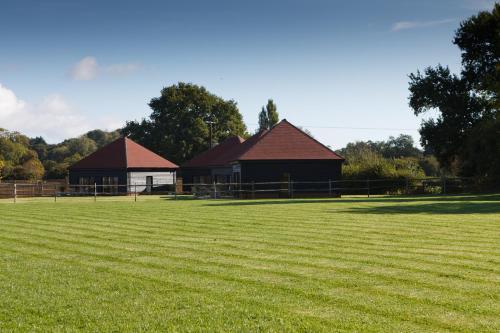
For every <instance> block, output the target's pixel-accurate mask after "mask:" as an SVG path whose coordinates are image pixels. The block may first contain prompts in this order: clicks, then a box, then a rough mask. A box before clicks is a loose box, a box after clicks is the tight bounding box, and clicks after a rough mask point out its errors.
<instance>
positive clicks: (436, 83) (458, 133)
mask: <svg viewBox="0 0 500 333" xmlns="http://www.w3.org/2000/svg"><path fill="white" fill-rule="evenodd" d="M454 43H455V44H456V45H457V46H458V47H459V48H460V49H461V51H462V65H463V69H462V72H461V74H460V75H457V74H452V73H451V72H450V70H449V68H448V67H444V66H441V65H438V66H437V67H435V68H431V67H429V68H427V69H425V71H424V72H423V73H421V72H417V73H416V74H410V76H409V77H410V87H409V90H410V106H411V108H412V109H413V111H414V113H415V115H420V114H422V113H425V112H427V111H429V110H438V111H439V115H438V116H437V117H436V118H435V119H428V120H425V121H423V122H422V125H421V128H420V135H421V143H422V146H423V147H424V148H425V150H426V151H427V152H432V153H433V154H435V156H436V157H437V159H438V160H439V162H440V164H441V165H442V166H443V167H444V168H446V169H447V170H448V171H452V172H453V171H456V172H458V173H460V174H463V175H478V176H490V175H492V172H493V174H496V175H500V165H495V166H493V167H487V168H484V167H482V166H478V165H477V164H478V163H480V162H479V160H480V159H478V158H477V154H475V153H474V152H471V151H468V149H472V148H471V147H474V146H475V145H474V144H472V143H471V141H477V140H476V139H477V138H475V134H474V133H478V128H479V127H481V128H482V129H483V130H484V131H492V133H488V134H486V133H485V132H482V135H488V136H489V137H497V138H498V132H496V131H497V127H496V126H493V125H487V123H489V122H491V123H492V124H493V123H495V122H497V121H498V117H499V102H498V96H499V84H500V83H499V82H500V80H499V78H500V65H499V64H500V5H499V4H496V5H495V7H494V9H493V11H492V12H491V13H490V12H481V13H479V14H478V15H476V16H473V17H471V18H469V19H468V20H466V21H464V22H462V23H461V25H460V28H459V29H458V30H457V32H456V35H455V39H454ZM496 141H498V140H493V141H486V142H484V144H486V146H483V147H482V148H483V149H482V152H483V153H484V154H485V155H486V156H487V155H490V156H491V155H493V154H498V145H497V144H496V143H495V142H496ZM473 156H474V157H473ZM487 163H488V164H490V165H491V164H492V163H495V162H494V161H493V160H489V162H487ZM485 170H488V171H487V172H486V171H485Z"/></svg>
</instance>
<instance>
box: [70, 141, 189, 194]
mask: <svg viewBox="0 0 500 333" xmlns="http://www.w3.org/2000/svg"><path fill="white" fill-rule="evenodd" d="M178 168H179V167H178V166H177V165H175V164H174V163H172V162H170V161H169V160H167V159H165V158H163V157H161V156H160V155H157V154H155V153H153V152H152V151H151V150H149V149H146V148H145V147H143V146H141V145H139V144H138V143H136V142H134V141H132V140H130V139H129V138H119V139H117V140H115V141H113V142H111V143H110V144H108V145H106V146H104V147H102V148H100V149H98V150H97V151H95V152H94V153H92V154H90V155H89V156H87V157H85V158H83V159H82V160H80V161H78V162H76V163H75V164H73V165H72V166H70V167H69V183H70V185H81V186H90V187H92V186H93V185H94V184H96V185H98V189H99V191H103V192H111V193H115V192H125V191H132V190H134V189H137V191H138V192H142V191H151V190H152V189H153V187H155V186H164V185H167V184H175V179H176V171H177V169H178ZM119 185H128V187H127V186H119ZM81 188H82V189H84V187H81Z"/></svg>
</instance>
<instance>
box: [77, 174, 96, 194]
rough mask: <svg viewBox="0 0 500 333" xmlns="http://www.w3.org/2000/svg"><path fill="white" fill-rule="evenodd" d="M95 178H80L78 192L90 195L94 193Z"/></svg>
mask: <svg viewBox="0 0 500 333" xmlns="http://www.w3.org/2000/svg"><path fill="white" fill-rule="evenodd" d="M94 184H95V180H94V177H80V178H79V179H78V185H79V186H78V192H81V193H89V192H93V191H94Z"/></svg>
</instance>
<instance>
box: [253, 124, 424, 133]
mask: <svg viewBox="0 0 500 333" xmlns="http://www.w3.org/2000/svg"><path fill="white" fill-rule="evenodd" d="M248 125H252V126H253V125H256V126H258V125H259V124H248ZM297 126H298V127H304V128H328V129H348V130H370V131H372V130H375V131H415V132H418V129H417V128H395V127H350V126H314V125H297Z"/></svg>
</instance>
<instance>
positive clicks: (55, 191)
mask: <svg viewBox="0 0 500 333" xmlns="http://www.w3.org/2000/svg"><path fill="white" fill-rule="evenodd" d="M54 202H57V184H55V185H54Z"/></svg>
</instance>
